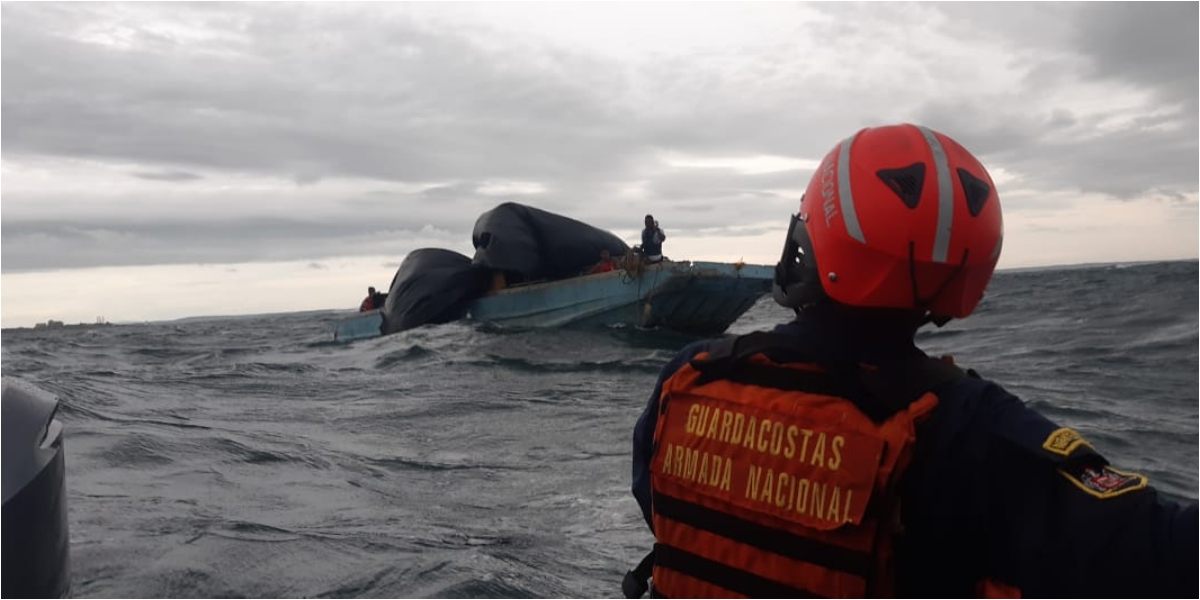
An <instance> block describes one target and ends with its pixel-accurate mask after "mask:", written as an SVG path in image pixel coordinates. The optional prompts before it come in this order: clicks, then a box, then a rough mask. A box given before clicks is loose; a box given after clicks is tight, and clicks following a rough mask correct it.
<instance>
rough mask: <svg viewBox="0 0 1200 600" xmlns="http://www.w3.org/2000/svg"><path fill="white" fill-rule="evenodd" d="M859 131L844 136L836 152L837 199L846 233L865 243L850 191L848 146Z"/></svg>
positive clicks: (852, 142) (865, 239)
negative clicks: (846, 136)
mask: <svg viewBox="0 0 1200 600" xmlns="http://www.w3.org/2000/svg"><path fill="white" fill-rule="evenodd" d="M859 133H862V131H859V132H858V133H855V134H854V135H852V136H850V137H848V138H846V140H845V141H844V142H842V147H841V150H840V151H839V152H838V167H837V168H838V173H837V199H838V204H839V205H840V206H839V208H840V210H841V212H842V222H843V223H844V224H845V225H846V233H847V234H848V235H849V236H850V237H852V238H854V239H856V240H858V241H859V243H862V244H865V243H867V238H866V237H864V236H863V232H862V226H861V225H859V224H858V213H857V212H855V211H854V193H853V192H851V191H850V146H853V145H854V140H856V139H858V134H859Z"/></svg>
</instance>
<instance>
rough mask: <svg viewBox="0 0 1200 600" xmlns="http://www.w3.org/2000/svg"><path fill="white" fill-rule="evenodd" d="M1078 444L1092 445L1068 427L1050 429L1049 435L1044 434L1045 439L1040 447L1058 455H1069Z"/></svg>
mask: <svg viewBox="0 0 1200 600" xmlns="http://www.w3.org/2000/svg"><path fill="white" fill-rule="evenodd" d="M1080 446H1087V447H1089V448H1091V447H1092V445H1091V444H1089V443H1088V441H1087V440H1085V439H1083V436H1082V435H1079V433H1078V432H1076V431H1075V430H1074V429H1071V428H1069V427H1062V428H1059V429H1055V430H1054V431H1051V432H1050V435H1048V436H1046V441H1044V442H1042V448H1044V449H1046V450H1049V451H1050V452H1053V453H1055V454H1058V455H1059V456H1070V455H1071V453H1072V452H1074V451H1075V449H1076V448H1078V447H1080Z"/></svg>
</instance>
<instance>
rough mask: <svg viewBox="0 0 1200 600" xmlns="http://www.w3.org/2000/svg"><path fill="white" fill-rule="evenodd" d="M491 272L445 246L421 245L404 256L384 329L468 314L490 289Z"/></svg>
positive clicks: (390, 294)
mask: <svg viewBox="0 0 1200 600" xmlns="http://www.w3.org/2000/svg"><path fill="white" fill-rule="evenodd" d="M490 278H491V273H490V272H489V271H488V270H487V269H484V268H479V267H475V266H473V265H472V264H471V259H470V257H468V256H465V255H463V254H459V253H457V252H454V251H453V250H444V249H442V248H421V249H420V250H413V251H412V252H410V253H409V254H408V256H406V257H404V261H403V262H402V263H400V268H399V269H397V270H396V276H395V277H394V278H393V279H392V285H391V288H390V289H389V291H388V297H387V302H385V303H384V308H383V328H384V330H383V333H384V334H389V333H396V332H399V331H404V330H406V329H412V328H413V327H419V326H421V325H425V324H427V323H448V322H450V321H455V320H458V319H461V318H463V317H465V316H466V315H467V308H468V307H469V306H470V304H471V302H472V301H473V300H475V299H476V298H478V297H479V296H481V295H483V293H484V292H486V291H487V289H488V285H489V283H490Z"/></svg>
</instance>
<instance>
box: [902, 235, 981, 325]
mask: <svg viewBox="0 0 1200 600" xmlns="http://www.w3.org/2000/svg"><path fill="white" fill-rule="evenodd" d="M970 254H971V251H970V250H969V249H967V248H963V254H962V260H959V261H958V265H957V266H955V267H954V270H953V271H951V272H950V275H949V276H947V277H946V279H944V280H943V281H942V284H941V285H939V286H938V288H937V289H936V290H934V291H933V293H932V294H930V295H929V296H927V297H924V298H922V297H921V292H920V290H919V289H918V286H917V259H916V243H915V242H911V241H910V242H909V243H908V277H909V281H911V282H912V295H913V306H917V307H922V308H923V307H926V306H929V305H930V304H932V303H933V301H934V300H935V299H936V298H937V297H938V296H940V295H942V292H943V291H945V290H946V286H948V285H950V282H952V281H954V278H955V277H958V274H959V273H962V270H963V267H965V266H967V257H968V256H970ZM950 319H951V317H946V316H942V315H935V314H933V313H931V312H929V313H926V315H925V320H924V322H922V323H921V325H926V324H928V323H933V324H934V325H936V326H938V327H941V326H943V325H945V324H946V323H949V322H950Z"/></svg>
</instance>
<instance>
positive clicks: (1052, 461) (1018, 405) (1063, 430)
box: [954, 376, 1149, 499]
mask: <svg viewBox="0 0 1200 600" xmlns="http://www.w3.org/2000/svg"><path fill="white" fill-rule="evenodd" d="M954 385H955V387H956V388H957V391H958V393H960V394H964V395H965V396H966V397H967V398H970V400H968V402H972V401H973V402H974V403H975V406H974V407H973V409H974V410H972V411H971V412H973V413H975V414H974V417H975V418H976V419H979V422H982V423H987V424H988V426H989V428H990V429H991V430H992V433H993V434H994V435H995V436H996V437H998V438H1000V440H1001V441H1002V444H1001V446H1002V447H1007V448H1009V449H1010V451H1013V452H1016V453H1019V454H1020V455H1022V456H1023V457H1024V458H1025V459H1026V460H1030V461H1032V462H1033V463H1034V464H1038V463H1040V464H1043V465H1045V466H1046V467H1047V468H1048V469H1050V468H1052V469H1053V470H1054V471H1056V473H1057V476H1059V477H1061V478H1062V479H1063V480H1064V481H1066V482H1069V483H1070V484H1071V486H1072V487H1073V488H1074V489H1075V490H1076V491H1077V492H1079V493H1082V494H1085V495H1087V496H1091V497H1094V498H1099V499H1109V498H1115V497H1117V496H1121V495H1124V494H1126V493H1129V492H1133V491H1136V490H1140V489H1143V488H1146V487H1147V486H1148V484H1149V482H1148V480H1147V479H1146V477H1144V476H1143V475H1140V474H1138V473H1133V472H1128V471H1125V470H1121V469H1118V468H1115V467H1113V466H1111V465H1110V464H1109V461H1108V460H1107V459H1106V458H1105V457H1104V456H1103V455H1102V454H1101V453H1100V452H1099V450H1097V449H1096V447H1095V446H1093V445H1092V443H1091V442H1090V441H1088V439H1087V438H1085V437H1084V436H1083V435H1082V434H1081V433H1080V432H1079V431H1077V430H1076V429H1074V428H1072V427H1064V426H1062V425H1060V424H1058V423H1056V422H1054V421H1052V420H1050V419H1049V418H1047V417H1046V416H1045V415H1042V414H1041V413H1040V412H1038V411H1037V410H1035V409H1033V408H1031V407H1029V406H1027V405H1026V404H1025V402H1024V401H1023V400H1021V399H1020V398H1018V397H1017V396H1015V395H1013V394H1012V393H1010V392H1008V391H1007V390H1005V389H1004V388H1003V387H1002V386H1001V385H1000V384H998V383H996V382H994V381H991V380H988V379H983V378H979V377H977V376H976V377H966V378H963V379H961V380H959V381H957V382H955V384H954Z"/></svg>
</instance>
